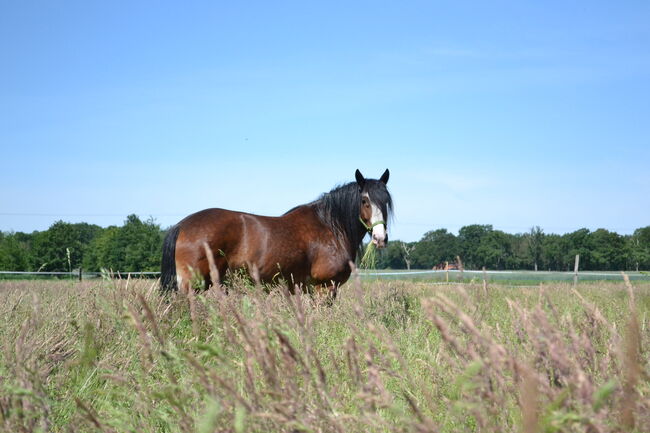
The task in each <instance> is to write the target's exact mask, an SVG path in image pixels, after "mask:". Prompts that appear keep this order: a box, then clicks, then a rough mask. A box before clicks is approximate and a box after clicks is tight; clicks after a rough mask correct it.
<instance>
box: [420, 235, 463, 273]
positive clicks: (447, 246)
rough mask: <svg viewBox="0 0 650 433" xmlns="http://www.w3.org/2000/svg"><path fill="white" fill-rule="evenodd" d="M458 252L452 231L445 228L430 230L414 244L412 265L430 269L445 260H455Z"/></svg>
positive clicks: (456, 240) (456, 241) (457, 243)
mask: <svg viewBox="0 0 650 433" xmlns="http://www.w3.org/2000/svg"><path fill="white" fill-rule="evenodd" d="M459 254H460V249H459V242H458V239H457V238H456V236H455V235H454V234H453V233H449V232H448V231H447V229H438V230H432V231H429V232H427V233H425V234H424V236H423V237H422V239H420V241H419V242H417V243H416V244H415V245H414V248H413V252H412V256H413V267H415V268H420V269H431V268H432V267H434V266H436V265H438V264H441V263H444V262H445V261H449V262H453V261H455V260H456V256H457V255H459Z"/></svg>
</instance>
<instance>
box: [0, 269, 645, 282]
mask: <svg viewBox="0 0 650 433" xmlns="http://www.w3.org/2000/svg"><path fill="white" fill-rule="evenodd" d="M626 274H627V275H628V277H629V278H630V279H631V280H637V281H650V273H648V272H626ZM4 275H6V276H15V277H18V278H20V277H21V276H24V277H59V278H60V277H65V276H69V277H70V278H75V279H84V278H97V277H101V276H108V277H111V278H128V277H129V276H130V277H131V278H138V277H158V276H159V275H160V272H119V271H118V272H86V271H79V270H75V271H72V272H26V271H0V279H1V278H2V276H4ZM359 275H360V276H361V277H362V278H368V277H372V278H393V279H418V280H440V279H441V278H444V279H446V280H449V281H450V280H460V279H461V278H462V279H479V280H480V279H483V278H484V277H486V278H487V279H491V280H495V281H507V280H527V281H570V280H571V279H573V278H574V277H575V276H576V274H575V272H546V271H537V272H535V271H488V270H485V271H479V270H463V271H459V270H455V269H454V270H435V271H434V270H413V271H390V270H388V271H370V270H360V271H359ZM578 276H579V279H580V280H590V281H594V280H622V278H623V277H622V273H621V272H595V271H590V272H578Z"/></svg>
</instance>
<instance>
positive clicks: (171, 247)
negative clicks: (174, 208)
mask: <svg viewBox="0 0 650 433" xmlns="http://www.w3.org/2000/svg"><path fill="white" fill-rule="evenodd" d="M180 229H181V228H180V225H178V224H176V225H175V226H173V227H172V228H170V229H169V231H168V232H167V235H165V240H164V241H163V247H162V262H161V263H160V290H161V291H163V292H170V291H172V290H178V284H177V282H176V240H177V239H178V233H179V232H180Z"/></svg>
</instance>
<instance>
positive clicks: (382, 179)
mask: <svg viewBox="0 0 650 433" xmlns="http://www.w3.org/2000/svg"><path fill="white" fill-rule="evenodd" d="M388 176H390V172H389V171H388V169H386V171H385V172H384V174H382V175H381V177H380V178H379V180H380V181H382V182H384V185H386V184H387V183H388Z"/></svg>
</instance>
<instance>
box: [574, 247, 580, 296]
mask: <svg viewBox="0 0 650 433" xmlns="http://www.w3.org/2000/svg"><path fill="white" fill-rule="evenodd" d="M578 266H580V254H576V263H575V265H574V266H573V287H574V288H575V287H576V286H577V285H578Z"/></svg>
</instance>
